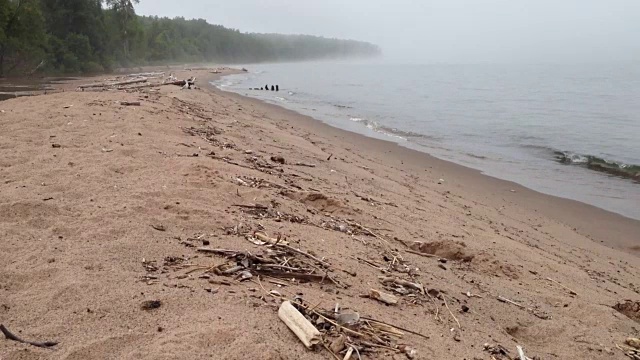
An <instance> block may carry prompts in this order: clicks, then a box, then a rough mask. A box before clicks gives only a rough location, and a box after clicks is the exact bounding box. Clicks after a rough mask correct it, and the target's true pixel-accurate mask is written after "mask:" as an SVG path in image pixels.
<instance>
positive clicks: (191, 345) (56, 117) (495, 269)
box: [0, 72, 640, 359]
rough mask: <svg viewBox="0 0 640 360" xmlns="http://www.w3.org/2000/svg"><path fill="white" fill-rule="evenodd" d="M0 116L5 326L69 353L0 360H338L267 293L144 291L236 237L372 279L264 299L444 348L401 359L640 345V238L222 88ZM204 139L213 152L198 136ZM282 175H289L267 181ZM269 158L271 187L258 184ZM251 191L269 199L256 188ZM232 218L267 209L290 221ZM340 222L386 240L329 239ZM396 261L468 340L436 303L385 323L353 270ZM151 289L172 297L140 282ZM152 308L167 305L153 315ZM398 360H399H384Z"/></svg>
mask: <svg viewBox="0 0 640 360" xmlns="http://www.w3.org/2000/svg"><path fill="white" fill-rule="evenodd" d="M206 76H209V74H207V73H206V72H201V73H200V74H199V78H202V77H206ZM121 100H127V101H141V102H142V106H140V107H124V106H120V105H118V101H121ZM67 105H73V106H72V107H69V108H64V107H65V106H67ZM0 109H2V110H4V112H3V113H1V114H0V129H1V131H0V250H1V251H0V323H3V324H5V325H6V326H7V327H8V328H9V329H10V330H12V331H14V332H15V333H16V334H18V335H20V336H23V337H25V338H27V339H33V340H58V341H60V344H59V345H58V346H56V347H55V348H54V350H48V349H40V348H36V347H32V346H28V345H23V344H18V343H16V342H12V341H7V340H4V339H2V340H0V358H2V359H41V358H42V359H178V358H179V359H212V358H213V359H246V358H251V359H328V358H330V355H329V354H328V353H327V352H326V351H316V352H312V351H309V350H306V349H305V348H304V347H303V346H302V345H301V344H300V343H299V342H298V340H297V339H296V338H295V337H294V335H293V334H292V333H291V332H290V331H289V330H288V329H287V328H286V327H285V326H284V325H283V324H282V323H281V322H280V321H279V320H278V317H277V304H278V302H277V301H276V300H275V299H272V298H271V297H269V296H265V295H264V294H263V292H262V290H261V289H260V287H259V286H258V285H257V284H256V283H253V282H244V283H234V284H233V285H232V286H224V285H216V284H210V283H209V282H208V280H207V279H202V278H199V276H200V275H201V274H202V273H203V271H204V270H201V271H195V272H193V273H190V274H189V275H188V276H187V277H184V275H185V274H186V273H187V271H188V270H190V269H192V268H189V267H187V268H182V269H180V267H179V266H170V265H167V266H164V268H165V269H166V271H164V272H163V271H154V272H152V273H148V272H147V270H146V269H145V266H144V264H143V263H142V260H143V259H145V260H146V261H155V264H156V265H157V266H158V267H160V268H161V269H162V268H163V264H164V263H165V258H167V257H180V258H183V259H185V260H184V263H190V264H198V265H206V266H211V265H214V264H220V263H222V262H223V259H222V258H221V257H218V256H208V255H203V254H200V253H198V252H196V250H195V247H192V246H203V244H204V241H205V240H206V241H208V242H209V243H210V244H209V245H208V247H215V248H226V249H236V250H250V251H252V252H254V253H258V252H260V251H261V249H260V247H258V246H256V245H254V244H252V243H250V242H248V241H247V240H245V239H244V237H243V236H240V235H234V234H228V233H229V231H227V230H225V229H229V228H233V227H234V226H237V225H239V224H242V226H241V229H245V231H249V230H248V229H251V230H257V229H260V228H261V227H263V228H264V231H265V232H266V233H268V234H269V235H272V236H275V234H278V233H279V234H282V235H283V236H284V237H286V239H287V240H288V241H289V242H291V243H292V244H293V245H295V246H296V247H300V248H301V249H304V250H306V251H310V252H313V253H315V254H316V255H317V256H318V257H324V258H325V259H326V260H327V261H328V262H330V263H331V264H332V266H334V267H335V268H336V269H337V268H341V269H344V270H346V271H347V272H355V273H356V276H351V275H348V274H347V273H346V272H343V271H339V270H336V271H335V272H333V276H334V277H335V278H336V279H337V280H338V281H340V282H342V283H344V284H346V285H347V286H348V288H347V289H341V288H337V287H336V286H334V285H326V284H325V285H320V284H315V283H306V284H291V285H289V286H287V287H285V288H279V287H276V285H274V284H272V283H267V282H264V286H265V288H267V290H271V289H276V290H278V291H279V292H281V293H283V294H285V295H288V296H290V297H292V296H293V295H295V294H302V297H303V298H304V299H305V300H306V301H308V302H309V303H312V304H316V303H320V305H319V306H318V308H323V309H333V307H334V305H335V303H336V302H337V303H340V304H341V306H342V307H343V308H345V307H349V308H352V309H355V310H356V311H358V312H359V313H360V314H361V315H367V316H370V317H374V318H377V319H379V320H383V321H386V322H390V323H393V324H396V325H398V326H401V327H404V328H407V329H410V330H413V331H416V332H420V333H422V334H425V335H427V336H429V338H430V339H429V340H425V339H423V338H420V337H418V336H414V335H407V336H406V337H405V338H404V339H402V341H401V342H402V343H406V344H411V345H412V346H415V348H416V349H417V350H418V356H417V358H420V359H490V358H491V355H490V354H488V353H487V352H485V351H484V350H483V344H484V343H492V344H501V345H503V346H505V347H506V348H508V349H510V350H511V352H512V355H515V346H516V344H520V345H522V346H524V348H525V351H526V353H527V355H528V356H529V357H531V358H533V357H534V356H537V357H539V358H541V359H624V358H626V357H625V356H624V355H623V353H622V352H621V351H619V350H618V349H616V347H615V343H619V344H621V343H623V342H624V339H625V338H626V337H627V336H632V335H634V336H638V335H639V333H640V325H639V324H638V323H637V322H634V321H633V320H632V319H630V318H628V317H626V316H624V315H622V314H620V313H618V312H617V311H615V310H613V309H612V308H611V306H612V305H614V304H616V303H617V302H620V301H623V300H625V299H631V300H640V295H639V293H640V282H639V281H638V279H640V271H639V270H640V269H639V268H640V260H639V258H638V257H637V255H635V254H637V252H636V253H635V254H634V250H631V248H632V247H634V246H636V250H637V246H638V245H639V244H638V243H634V241H637V239H638V237H637V234H640V226H639V225H638V222H635V221H630V220H628V219H624V218H621V217H619V216H616V215H612V214H609V213H606V212H604V211H600V210H598V209H594V208H591V207H587V206H585V205H582V204H578V203H575V202H571V201H566V200H561V199H556V198H551V197H547V196H544V195H540V194H537V193H534V192H531V191H529V190H527V189H524V188H521V187H518V186H516V185H514V184H510V183H506V182H502V181H498V180H495V179H490V178H487V177H484V176H482V175H479V174H478V173H476V172H474V171H471V170H468V169H464V168H461V167H457V166H455V165H452V164H449V163H445V162H442V161H439V160H436V159H433V158H431V157H428V156H424V155H421V154H418V153H415V152H412V151H410V150H406V149H402V148H399V147H397V146H396V145H393V144H390V143H385V142H382V141H377V140H372V139H366V138H363V137H360V136H357V135H354V134H350V133H346V132H342V131H339V130H336V129H331V128H328V127H326V126H324V125H322V124H320V123H317V122H314V121H312V120H310V119H309V118H305V117H302V116H298V115H295V114H293V113H291V112H288V111H284V110H281V109H278V108H275V107H273V106H268V105H264V104H262V103H259V102H257V101H253V100H247V99H243V98H240V97H238V96H236V95H230V94H223V93H220V92H218V91H213V90H211V89H199V90H192V91H188V90H184V91H181V90H180V89H179V88H177V87H172V86H167V87H162V88H161V90H160V92H158V93H124V92H74V91H69V92H65V93H58V94H52V95H47V96H39V97H30V98H20V99H14V100H10V101H6V102H2V103H0ZM207 127H208V128H209V135H208V140H206V139H205V138H203V137H200V136H191V135H189V134H187V133H185V132H184V131H183V128H193V129H202V128H207ZM53 144H56V147H53ZM58 145H59V147H58ZM249 152H250V154H249ZM331 154H332V156H331V160H327V158H328V157H329V155H331ZM195 155H197V156H195ZM274 155H277V156H282V157H284V158H285V159H286V162H287V164H285V165H280V164H276V163H273V162H272V161H271V160H270V157H271V156H274ZM253 157H255V158H258V159H259V160H258V162H259V163H262V162H264V163H268V164H274V165H275V166H276V167H275V169H266V170H265V169H264V168H263V170H265V171H266V172H265V171H259V170H256V169H253V168H252V167H254V166H255V165H254V162H251V161H250V160H251V158H253ZM223 158H226V159H227V160H228V161H231V162H234V163H236V164H239V165H241V166H238V165H235V164H232V163H229V162H226V161H224V160H223ZM296 162H304V163H313V164H317V167H314V168H311V167H303V166H296V165H292V164H295V163H296ZM267 172H269V173H267ZM237 178H242V179H243V180H244V181H245V183H246V184H249V185H250V184H252V183H254V182H260V180H266V181H267V182H268V183H267V182H262V183H261V184H262V186H256V187H252V186H245V185H246V184H241V183H240V182H239V181H238V180H237ZM439 179H444V182H443V183H441V184H439ZM273 184H276V185H273ZM512 190H513V191H512ZM318 194H321V195H318ZM363 198H364V199H363ZM367 198H369V199H367ZM234 204H245V205H246V204H263V205H267V206H270V207H273V208H274V211H277V212H279V213H280V214H281V215H282V217H283V218H284V220H282V219H275V218H270V217H269V216H267V217H264V218H260V217H259V216H254V215H251V214H249V213H247V211H245V210H242V209H241V208H238V207H234V206H232V205H234ZM286 215H290V216H297V217H299V218H300V220H302V223H297V222H291V221H287V220H288V219H289V218H290V217H287V216H286ZM345 219H350V220H351V221H355V222H357V223H359V224H361V225H364V226H365V227H367V228H369V229H370V230H372V231H374V232H376V233H377V234H380V236H381V237H383V238H384V241H383V240H380V239H376V238H375V237H372V236H366V235H364V234H358V235H354V236H352V235H349V234H345V233H343V232H340V231H334V230H331V229H323V228H322V224H327V223H330V222H331V221H335V222H337V223H338V224H346V222H344V220H345ZM160 225H161V226H162V227H164V229H165V230H166V231H159V230H157V229H155V228H159V226H160ZM154 227H155V228H154ZM607 234H615V236H613V237H615V238H608V236H607ZM394 238H395V239H397V240H402V241H405V242H409V243H410V242H413V241H421V242H425V243H428V244H427V245H425V246H424V247H423V249H425V250H428V251H430V252H431V253H435V254H436V255H437V256H436V257H423V256H420V255H416V254H413V253H409V252H407V251H406V249H407V247H406V246H405V245H404V244H403V243H402V242H401V241H396V240H394ZM601 242H604V244H601ZM605 245H607V246H605ZM614 248H617V249H614ZM385 255H386V256H387V258H386V260H390V261H392V260H393V259H392V258H390V257H389V256H390V255H391V256H393V255H396V261H397V260H402V261H404V265H406V266H407V267H408V268H410V269H412V272H411V273H412V274H413V280H414V281H417V282H421V283H422V284H424V286H425V287H427V288H428V289H436V290H438V291H440V292H442V293H443V294H445V295H446V296H447V299H448V305H449V306H450V308H451V310H452V312H453V313H454V315H455V317H456V318H457V319H458V320H459V322H460V324H461V330H459V331H456V330H455V329H457V325H456V323H455V321H454V320H453V317H452V316H451V315H450V314H449V312H448V311H447V308H446V307H445V305H444V303H443V302H442V301H441V300H439V299H435V300H434V302H432V301H431V300H429V299H428V298H421V299H419V300H420V301H417V304H413V303H412V302H411V300H412V298H410V297H407V296H400V303H399V304H398V305H397V306H385V305H382V304H380V303H378V302H376V301H375V300H371V299H367V298H362V297H360V296H359V295H360V294H365V293H367V292H368V290H369V289H370V288H376V289H383V287H382V285H381V284H380V283H379V282H378V276H380V275H383V274H382V273H381V271H379V270H376V269H374V268H373V267H372V266H370V265H366V264H365V263H364V262H362V261H358V260H357V259H356V258H358V257H359V258H363V259H367V260H368V261H370V262H373V263H376V264H379V265H382V266H385V267H386V266H388V265H389V263H387V262H386V260H385ZM439 258H447V259H448V260H447V262H446V263H442V262H440V261H439V260H438V259H439ZM389 273H390V274H392V275H393V276H398V277H402V278H406V279H409V277H408V275H407V274H404V273H399V272H397V271H391V272H389ZM145 275H152V276H156V277H158V280H157V281H149V282H147V281H142V280H141V278H142V277H143V276H145ZM212 278H213V279H223V278H220V277H218V276H215V275H213V276H212ZM547 278H553V279H554V280H556V281H558V282H559V283H561V284H562V285H564V286H566V287H568V288H570V289H572V290H574V291H575V292H576V293H577V294H578V295H577V296H576V295H571V294H570V293H569V291H568V290H566V289H565V288H563V287H561V286H560V285H558V284H557V283H554V282H551V281H549V280H547ZM206 289H209V290H211V292H209V291H207V290H206ZM216 290H217V292H216ZM466 292H471V293H473V294H479V295H481V296H482V298H478V297H473V298H468V297H467V296H465V295H464V294H463V293H466ZM497 296H503V297H506V298H508V299H511V300H513V301H515V302H517V303H519V304H522V305H523V306H524V307H525V308H524V309H521V308H519V307H517V306H515V305H511V304H508V303H503V302H499V301H498V300H497V299H496V298H497ZM145 300H160V301H161V302H162V306H161V307H160V308H158V309H155V310H152V311H144V310H141V308H140V306H141V304H142V303H143V301H145ZM463 305H466V306H468V307H469V309H470V310H469V311H468V312H463V311H462V310H461V308H462V306H463ZM436 314H437V317H436ZM452 329H454V331H451V330H452ZM456 333H459V335H457V336H455V337H456V338H457V340H459V341H457V340H456V339H454V335H455V334H456ZM394 356H395V358H398V359H401V358H404V355H402V354H396V355H393V354H392V353H389V352H379V353H377V354H372V355H368V358H380V359H382V358H392V357H394ZM496 358H500V357H499V356H497V355H496Z"/></svg>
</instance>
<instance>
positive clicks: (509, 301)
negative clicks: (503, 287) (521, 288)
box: [498, 296, 526, 309]
mask: <svg viewBox="0 0 640 360" xmlns="http://www.w3.org/2000/svg"><path fill="white" fill-rule="evenodd" d="M498 301H501V302H504V303H509V304H511V305H515V306H517V307H519V308H520V309H526V307H525V306H524V305H520V304H518V303H517V302H515V301H513V300H509V299H507V298H505V297H502V296H498Z"/></svg>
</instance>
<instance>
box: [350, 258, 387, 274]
mask: <svg viewBox="0 0 640 360" xmlns="http://www.w3.org/2000/svg"><path fill="white" fill-rule="evenodd" d="M355 259H356V260H360V261H362V262H363V263H365V264H367V265H369V266H371V267H372V268H374V269H377V270H380V271H382V270H384V269H383V268H382V266H380V265H378V264H376V263H374V262H372V261H369V260H367V259H363V258H360V257H356V258H355Z"/></svg>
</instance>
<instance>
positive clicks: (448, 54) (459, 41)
mask: <svg viewBox="0 0 640 360" xmlns="http://www.w3.org/2000/svg"><path fill="white" fill-rule="evenodd" d="M136 9H137V12H138V13H139V14H141V15H158V16H169V17H175V16H183V17H185V18H204V19H206V20H207V21H209V22H210V23H213V24H221V25H224V26H226V27H231V28H235V29H239V30H240V31H243V32H260V33H284V34H311V35H320V36H326V37H337V38H349V39H355V40H364V41H369V42H372V43H375V44H377V45H380V46H381V47H382V49H383V51H384V54H385V57H386V58H387V59H391V60H394V61H402V62H408V63H421V62H427V63H540V62H544V63H574V62H577V63H589V62H609V61H620V62H629V61H640V41H639V36H640V21H639V19H640V1H639V0H393V1H392V0H323V1H306V0H230V1H225V0H218V1H210V0H184V1H175V0H141V3H140V4H139V5H137V7H136Z"/></svg>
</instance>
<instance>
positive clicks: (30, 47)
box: [0, 0, 380, 77]
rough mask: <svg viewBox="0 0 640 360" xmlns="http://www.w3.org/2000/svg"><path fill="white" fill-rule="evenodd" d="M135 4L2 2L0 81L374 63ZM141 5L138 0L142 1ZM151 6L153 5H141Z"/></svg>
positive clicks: (347, 47)
mask: <svg viewBox="0 0 640 360" xmlns="http://www.w3.org/2000/svg"><path fill="white" fill-rule="evenodd" d="M139 1H140V0H0V77H4V76H9V75H17V76H24V75H33V74H36V73H46V74H83V73H102V72H110V71H112V70H114V69H117V68H120V67H131V66H144V65H160V64H172V63H196V62H217V63H226V64H231V63H257V62H277V61H302V60H316V59H324V58H344V57H369V56H376V55H378V54H379V53H380V49H379V48H378V47H377V46H376V45H373V44H370V43H366V42H360V41H354V40H340V39H328V38H323V37H317V36H309V35H279V34H253V33H243V32H240V31H239V30H236V29H230V28H226V27H224V26H220V25H213V24H209V23H208V22H207V21H205V20H202V19H197V20H187V19H184V18H181V17H177V18H173V19H170V18H160V17H157V16H153V17H149V16H139V15H137V14H136V13H135V5H136V4H137V3H139ZM143 1H144V0H143ZM146 1H152V0H146Z"/></svg>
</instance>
